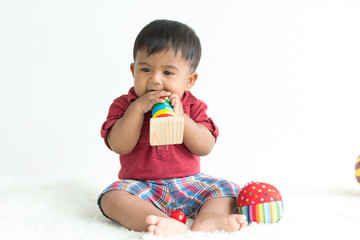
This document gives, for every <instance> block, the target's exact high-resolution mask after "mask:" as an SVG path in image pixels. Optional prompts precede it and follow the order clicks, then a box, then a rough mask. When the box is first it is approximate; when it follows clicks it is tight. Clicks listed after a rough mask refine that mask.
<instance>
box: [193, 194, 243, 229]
mask: <svg viewBox="0 0 360 240" xmlns="http://www.w3.org/2000/svg"><path fill="white" fill-rule="evenodd" d="M235 207H236V200H235V198H233V197H219V198H213V199H210V200H208V201H206V202H205V203H204V204H203V206H202V207H201V209H200V211H199V214H198V216H197V217H196V219H195V221H194V223H193V225H192V226H191V230H192V231H205V232H212V231H215V230H224V231H226V232H234V231H238V230H240V229H241V228H243V227H245V226H246V225H247V222H246V217H245V216H244V215H240V214H232V213H233V212H234V210H235Z"/></svg>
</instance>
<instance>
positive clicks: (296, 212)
mask: <svg viewBox="0 0 360 240" xmlns="http://www.w3.org/2000/svg"><path fill="white" fill-rule="evenodd" d="M107 184H108V182H106V181H104V180H103V179H102V178H100V177H99V178H97V179H95V178H83V179H73V180H67V181H60V182H59V181H58V182H55V181H53V182H47V183H40V182H38V181H33V180H31V181H29V180H23V179H16V178H2V179H0V214H1V218H0V239H2V240H4V239H37V240H38V239H161V238H159V237H155V236H149V235H148V234H146V233H139V232H133V231H129V230H127V229H125V228H123V227H121V226H119V225H118V224H116V223H113V222H111V221H109V220H107V219H105V218H104V217H103V216H102V215H101V213H100V212H99V210H98V208H97V205H96V199H97V195H98V193H99V192H100V191H101V190H102V189H103V188H104V186H106V185H107ZM276 187H278V189H279V190H280V191H281V193H282V195H283V201H284V207H285V212H284V216H283V218H282V219H281V220H280V222H279V223H276V224H272V225H257V224H252V225H250V226H248V227H246V228H245V229H243V230H241V231H239V232H236V233H225V232H214V233H199V232H190V231H189V232H188V233H187V234H185V235H182V236H177V237H173V238H169V239H197V240H198V239H222V240H225V239H243V240H246V239H252V240H253V239H278V240H281V239H286V240H289V239H343V238H349V239H350V238H351V237H355V236H359V230H360V186H358V185H357V184H356V182H355V179H353V181H351V180H347V181H345V180H344V181H342V182H339V181H338V182H337V183H336V184H328V183H323V184H320V183H317V184H314V182H312V181H308V182H307V183H305V182H303V183H301V182H300V181H295V180H294V181H293V182H291V181H288V182H286V183H284V184H282V185H281V186H279V184H278V185H277V186H276ZM188 222H189V223H191V220H190V221H188Z"/></svg>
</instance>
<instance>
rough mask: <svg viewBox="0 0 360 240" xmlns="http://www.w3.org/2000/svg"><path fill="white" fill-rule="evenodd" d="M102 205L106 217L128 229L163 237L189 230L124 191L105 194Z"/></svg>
mask: <svg viewBox="0 0 360 240" xmlns="http://www.w3.org/2000/svg"><path fill="white" fill-rule="evenodd" d="M100 205H101V209H102V211H103V212H104V213H105V215H106V216H108V217H109V218H111V219H113V220H115V221H117V222H118V223H120V224H121V225H122V226H124V227H126V228H127V229H131V230H135V231H148V232H149V233H152V234H155V235H161V236H171V235H177V234H181V233H185V232H186V231H187V230H188V229H187V227H186V225H185V224H182V223H180V222H178V221H176V220H174V219H171V218H169V217H168V216H167V215H166V214H165V213H163V212H162V211H160V210H159V209H158V208H156V207H155V206H154V205H152V204H151V203H149V202H147V201H145V200H144V199H141V198H139V197H137V196H134V195H132V194H130V193H128V192H126V191H123V190H114V191H110V192H107V193H105V194H104V195H103V196H102V197H101V200H100Z"/></svg>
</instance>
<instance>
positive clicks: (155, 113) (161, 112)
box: [152, 100, 176, 118]
mask: <svg viewBox="0 0 360 240" xmlns="http://www.w3.org/2000/svg"><path fill="white" fill-rule="evenodd" d="M175 116H176V114H175V113H174V109H173V108H172V107H171V104H170V102H169V101H168V100H165V102H164V103H157V104H155V105H154V107H153V110H152V117H153V118H158V117H175Z"/></svg>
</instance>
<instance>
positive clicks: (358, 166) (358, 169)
mask: <svg viewBox="0 0 360 240" xmlns="http://www.w3.org/2000/svg"><path fill="white" fill-rule="evenodd" d="M355 177H356V181H357V182H358V184H359V185H360V156H359V157H358V158H357V160H356V163H355Z"/></svg>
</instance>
